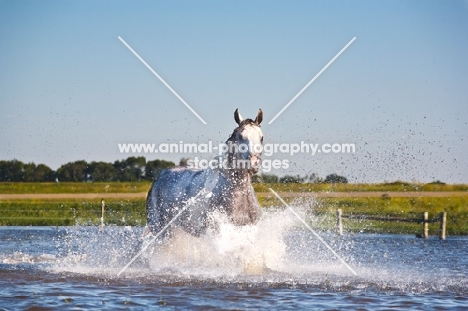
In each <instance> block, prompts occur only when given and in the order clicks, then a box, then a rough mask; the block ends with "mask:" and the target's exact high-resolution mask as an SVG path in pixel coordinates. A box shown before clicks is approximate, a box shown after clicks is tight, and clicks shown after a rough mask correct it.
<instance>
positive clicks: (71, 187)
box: [0, 181, 151, 194]
mask: <svg viewBox="0 0 468 311" xmlns="http://www.w3.org/2000/svg"><path fill="white" fill-rule="evenodd" d="M150 186H151V182H149V181H140V182H93V183H85V182H83V183H81V182H59V183H56V182H49V183H48V182H44V183H42V182H30V183H26V182H25V183H23V182H17V183H14V182H12V183H0V194H22V193H47V194H55V193H139V192H147V191H148V189H149V187H150Z"/></svg>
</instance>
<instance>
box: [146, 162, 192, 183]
mask: <svg viewBox="0 0 468 311" xmlns="http://www.w3.org/2000/svg"><path fill="white" fill-rule="evenodd" d="M182 159H184V158H182ZM181 161H182V160H181ZM174 166H175V163H174V162H171V161H165V160H154V161H148V162H146V166H145V179H147V180H154V179H156V178H157V177H158V176H159V174H161V172H162V171H163V170H164V169H166V168H169V167H174Z"/></svg>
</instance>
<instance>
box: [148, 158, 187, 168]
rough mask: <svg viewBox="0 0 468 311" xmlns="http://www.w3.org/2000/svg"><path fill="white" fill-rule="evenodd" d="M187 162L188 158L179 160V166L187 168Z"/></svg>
mask: <svg viewBox="0 0 468 311" xmlns="http://www.w3.org/2000/svg"><path fill="white" fill-rule="evenodd" d="M188 160H190V158H181V159H180V161H179V166H187V163H188ZM156 161H157V160H156ZM161 161H162V160H161Z"/></svg>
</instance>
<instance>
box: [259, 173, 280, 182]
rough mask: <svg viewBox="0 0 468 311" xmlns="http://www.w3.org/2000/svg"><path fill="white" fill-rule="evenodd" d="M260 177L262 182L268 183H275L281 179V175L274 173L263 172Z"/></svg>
mask: <svg viewBox="0 0 468 311" xmlns="http://www.w3.org/2000/svg"><path fill="white" fill-rule="evenodd" d="M260 177H261V178H260V180H261V182H263V183H266V184H275V183H278V181H279V177H278V176H276V175H274V174H262V175H260Z"/></svg>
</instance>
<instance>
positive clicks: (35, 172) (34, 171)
mask: <svg viewBox="0 0 468 311" xmlns="http://www.w3.org/2000/svg"><path fill="white" fill-rule="evenodd" d="M55 177H56V172H54V171H53V170H52V169H51V168H50V167H48V166H47V165H45V164H38V165H37V166H36V164H34V163H28V164H25V165H24V173H23V180H24V181H28V182H37V181H54V180H55Z"/></svg>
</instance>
